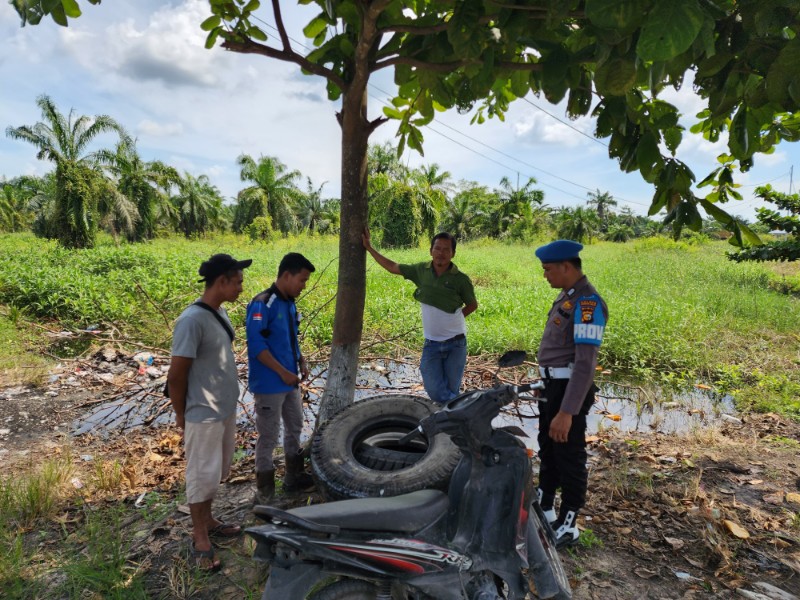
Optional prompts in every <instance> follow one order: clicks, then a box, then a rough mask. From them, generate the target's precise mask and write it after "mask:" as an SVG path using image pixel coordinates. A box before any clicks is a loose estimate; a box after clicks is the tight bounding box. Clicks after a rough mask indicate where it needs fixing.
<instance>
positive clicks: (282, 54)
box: [222, 39, 348, 91]
mask: <svg viewBox="0 0 800 600" xmlns="http://www.w3.org/2000/svg"><path fill="white" fill-rule="evenodd" d="M222 47H223V48H225V49H226V50H230V51H231V52H238V53H240V54H261V55H262V56H267V57H269V58H274V59H277V60H282V61H284V62H291V63H294V64H296V65H298V66H300V67H301V68H303V69H305V70H306V71H308V72H309V73H313V74H314V75H319V76H320V77H324V78H325V79H327V80H328V81H330V82H331V83H333V84H335V85H337V86H338V87H339V89H341V90H342V91H345V90H347V87H348V84H347V82H345V80H344V79H342V78H341V77H339V76H338V75H337V74H336V73H334V72H333V71H331V70H330V69H326V68H325V67H323V66H322V65H318V64H316V63H312V62H311V61H310V60H308V59H307V58H306V57H305V56H303V55H301V54H297V53H296V52H294V51H293V50H278V49H277V48H271V47H269V46H265V45H264V44H259V43H258V42H254V41H253V40H249V39H248V40H247V41H245V42H232V41H227V40H226V41H224V42H223V43H222Z"/></svg>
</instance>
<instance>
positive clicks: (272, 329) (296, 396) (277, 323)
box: [247, 252, 314, 504]
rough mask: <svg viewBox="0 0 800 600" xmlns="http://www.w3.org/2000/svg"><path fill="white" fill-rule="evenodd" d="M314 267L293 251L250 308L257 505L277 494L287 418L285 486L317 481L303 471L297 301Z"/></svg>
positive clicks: (289, 488) (249, 355) (301, 364)
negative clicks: (277, 459) (278, 451)
mask: <svg viewBox="0 0 800 600" xmlns="http://www.w3.org/2000/svg"><path fill="white" fill-rule="evenodd" d="M313 272H314V265H312V264H311V262H310V261H309V260H308V259H307V258H306V257H305V256H303V255H302V254H298V253H297V252H290V253H289V254H287V255H286V256H284V257H283V259H282V260H281V262H280V265H279V267H278V278H277V279H276V280H275V283H273V284H272V285H271V286H270V287H269V288H268V289H266V290H264V291H263V292H261V293H260V294H258V295H257V296H256V297H255V298H253V299H252V300H251V301H250V304H249V305H248V306H247V358H248V372H249V388H250V392H251V393H252V394H253V396H254V398H255V409H256V429H257V430H258V441H257V442H256V486H257V488H258V491H257V493H256V498H255V501H256V503H257V504H265V503H266V502H268V501H269V500H270V498H271V497H272V496H273V495H274V493H275V464H274V462H273V452H274V450H275V447H276V446H277V445H278V437H279V435H280V429H281V418H283V452H284V456H285V459H286V473H285V476H284V479H283V487H284V490H286V491H287V492H295V491H300V490H303V489H305V488H307V487H309V486H310V485H311V484H312V483H313V480H312V479H311V476H310V475H309V474H308V473H306V472H305V471H304V460H303V454H302V449H301V447H300V431H301V430H302V427H303V404H302V400H301V395H300V389H299V386H300V381H301V379H303V378H304V377H306V376H307V375H308V366H307V365H306V361H305V359H304V358H303V355H302V353H301V351H300V344H299V343H298V339H297V336H298V328H299V324H300V313H298V312H297V307H296V306H295V298H297V297H298V296H299V295H300V293H301V292H302V291H303V290H304V289H305V287H306V284H307V283H308V279H309V277H311V273H313Z"/></svg>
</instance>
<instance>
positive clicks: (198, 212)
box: [170, 172, 222, 238]
mask: <svg viewBox="0 0 800 600" xmlns="http://www.w3.org/2000/svg"><path fill="white" fill-rule="evenodd" d="M177 186H178V193H177V194H176V195H174V196H173V197H172V198H170V202H171V203H172V205H173V206H174V207H175V214H176V216H177V219H178V222H177V228H178V229H179V230H180V231H181V232H182V233H183V235H184V236H185V237H187V238H190V237H196V236H198V235H202V234H204V233H206V232H207V231H209V230H211V229H213V228H215V227H217V228H220V227H221V225H222V223H221V215H222V194H221V193H220V191H219V189H217V187H216V186H214V185H212V184H211V182H210V181H209V179H208V177H207V176H206V175H200V176H199V177H194V176H193V175H192V174H190V173H188V172H184V174H183V176H182V177H181V178H180V181H178V184H177Z"/></svg>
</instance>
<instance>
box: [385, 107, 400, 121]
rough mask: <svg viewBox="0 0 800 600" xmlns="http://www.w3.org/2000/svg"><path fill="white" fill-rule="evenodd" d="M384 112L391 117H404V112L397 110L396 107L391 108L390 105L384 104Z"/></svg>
mask: <svg viewBox="0 0 800 600" xmlns="http://www.w3.org/2000/svg"><path fill="white" fill-rule="evenodd" d="M383 114H385V115H386V116H387V117H389V118H390V119H402V118H403V113H402V112H400V111H399V110H395V109H394V108H391V107H389V106H384V107H383Z"/></svg>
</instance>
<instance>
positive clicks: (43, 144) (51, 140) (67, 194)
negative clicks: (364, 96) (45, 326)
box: [0, 96, 719, 248]
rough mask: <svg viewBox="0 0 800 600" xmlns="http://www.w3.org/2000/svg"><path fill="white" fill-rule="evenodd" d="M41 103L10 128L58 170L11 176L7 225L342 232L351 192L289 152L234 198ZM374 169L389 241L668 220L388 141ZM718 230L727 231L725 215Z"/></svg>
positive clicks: (635, 227)
mask: <svg viewBox="0 0 800 600" xmlns="http://www.w3.org/2000/svg"><path fill="white" fill-rule="evenodd" d="M37 102H38V104H39V107H40V109H41V110H42V121H40V122H38V123H36V124H34V125H31V126H27V125H23V126H19V127H9V128H8V129H7V131H6V133H7V135H9V136H11V137H14V138H16V139H19V140H21V141H23V142H28V143H29V144H31V145H32V146H34V148H35V149H36V151H37V156H38V157H39V158H42V159H46V160H48V161H50V162H52V163H53V164H54V170H53V171H52V172H51V173H49V174H47V175H45V176H43V177H31V176H21V177H13V178H11V179H5V178H2V177H0V192H1V193H0V231H6V232H19V231H27V230H31V231H33V232H34V233H35V234H36V235H37V236H40V237H43V238H46V239H56V240H58V241H59V242H60V244H61V245H62V246H64V247H65V248H90V247H92V246H94V243H95V239H96V234H97V231H98V229H100V230H103V231H105V232H107V233H109V234H111V235H112V236H114V237H125V238H126V239H127V240H129V241H134V242H141V241H146V240H149V239H153V238H154V237H156V236H157V235H159V234H168V233H169V232H174V233H180V234H182V235H184V236H185V237H187V238H193V237H198V236H202V235H205V234H208V233H212V232H224V231H233V232H236V233H244V234H246V235H247V236H248V237H250V238H251V239H261V240H269V239H271V238H272V237H273V236H274V235H276V234H284V235H285V234H291V233H300V232H304V231H305V232H312V233H337V232H338V228H339V208H340V201H339V199H337V198H325V197H324V196H323V188H324V184H323V185H321V186H316V185H315V184H314V183H313V182H312V181H311V179H310V178H308V177H304V176H303V174H302V173H300V172H299V171H296V170H290V169H289V168H288V167H287V166H286V165H284V164H283V163H282V162H281V161H280V159H278V158H277V157H270V156H261V157H259V158H258V159H254V158H253V157H251V156H248V155H241V156H239V157H237V158H236V163H237V165H238V166H239V168H240V173H241V179H242V182H243V186H244V187H243V188H242V189H241V190H240V191H239V193H238V194H237V196H236V198H235V199H233V200H230V201H226V199H225V198H223V196H222V195H221V193H220V191H219V189H218V188H217V187H216V186H215V185H214V184H213V183H212V181H211V180H210V179H209V178H208V177H207V176H206V175H202V174H201V175H193V174H191V173H188V172H184V173H182V174H181V173H179V172H178V171H177V170H176V169H175V168H173V167H171V166H170V165H167V164H164V163H162V162H160V161H148V160H146V159H144V158H143V157H142V156H140V154H139V152H138V150H137V148H136V143H135V140H133V139H132V138H131V137H130V135H129V134H128V133H127V132H126V130H125V129H124V128H123V127H122V125H120V124H119V123H118V122H117V121H115V120H114V119H112V118H111V117H108V116H106V115H100V116H97V117H94V118H92V119H90V118H89V117H86V116H76V115H75V113H74V111H71V112H70V113H69V115H64V114H62V113H61V112H59V110H58V108H57V107H56V106H55V105H54V104H53V103H52V101H51V100H50V99H49V98H48V97H47V96H42V97H40V98H39V100H38V101H37ZM103 132H113V133H116V134H117V135H118V136H119V140H118V142H117V143H116V144H115V145H114V147H113V148H100V149H96V150H94V151H89V147H90V145H91V143H92V142H93V140H94V139H95V138H96V137H97V136H98V135H99V134H101V133H103ZM368 172H369V190H368V194H369V202H370V207H371V209H370V211H371V214H370V224H371V226H372V227H373V229H374V230H375V232H376V233H377V240H378V241H379V242H380V243H382V244H383V245H384V246H392V247H414V246H416V245H417V244H418V243H419V240H420V239H421V238H424V237H430V236H431V235H432V234H433V233H435V230H437V229H439V230H448V231H452V232H453V233H454V234H455V235H457V236H458V237H459V238H460V239H477V238H496V239H513V240H525V239H531V238H532V237H535V236H537V235H543V234H544V233H545V232H548V231H552V232H553V233H554V234H555V235H558V236H559V237H565V238H572V239H577V240H581V241H591V240H592V239H607V240H610V241H614V242H625V241H628V240H630V239H634V238H638V237H645V236H651V235H655V234H656V233H658V232H659V231H660V230H661V228H662V225H661V224H660V223H659V222H657V221H654V220H651V219H649V218H647V217H643V216H639V215H636V214H634V213H633V212H632V211H631V210H630V208H628V207H623V208H622V209H621V210H619V211H618V212H617V211H615V210H614V208H615V207H616V206H617V201H616V200H615V199H614V198H613V196H612V195H611V194H610V193H608V192H603V191H601V190H599V189H598V190H596V191H595V192H590V193H589V194H588V195H587V196H588V197H587V202H586V206H579V207H573V208H567V207H553V206H550V205H548V204H547V203H546V198H545V194H544V192H542V191H541V190H539V189H536V187H535V184H536V181H535V180H534V179H529V180H528V181H527V182H525V183H524V184H523V185H520V184H519V183H518V184H516V185H512V183H511V182H510V181H509V180H508V179H507V178H503V179H502V180H501V181H500V182H499V185H498V187H497V188H494V189H489V188H487V187H486V186H482V185H479V184H478V183H475V182H472V181H460V182H454V181H453V180H452V176H451V175H450V173H449V172H447V171H443V170H441V168H440V167H439V166H438V165H437V164H435V163H434V164H430V165H424V166H422V167H420V168H417V169H410V168H408V167H406V166H405V165H403V164H402V163H401V162H400V161H399V160H398V158H397V149H396V148H395V147H393V146H391V145H390V144H388V143H387V144H384V145H382V146H372V147H371V148H370V150H369V157H368ZM707 228H709V229H710V230H712V231H713V232H719V226H718V225H713V224H711V223H708V224H707Z"/></svg>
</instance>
